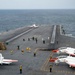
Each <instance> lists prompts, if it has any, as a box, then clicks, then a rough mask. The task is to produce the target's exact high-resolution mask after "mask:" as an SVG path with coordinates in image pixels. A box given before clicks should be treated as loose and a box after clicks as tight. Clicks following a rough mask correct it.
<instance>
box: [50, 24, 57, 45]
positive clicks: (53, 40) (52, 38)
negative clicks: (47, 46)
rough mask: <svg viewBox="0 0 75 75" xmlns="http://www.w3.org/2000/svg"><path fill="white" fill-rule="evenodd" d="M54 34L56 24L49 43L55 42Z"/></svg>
mask: <svg viewBox="0 0 75 75" xmlns="http://www.w3.org/2000/svg"><path fill="white" fill-rule="evenodd" d="M55 36H56V25H55V26H54V28H53V33H52V37H51V44H53V43H55Z"/></svg>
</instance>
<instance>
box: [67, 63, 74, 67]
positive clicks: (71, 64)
mask: <svg viewBox="0 0 75 75" xmlns="http://www.w3.org/2000/svg"><path fill="white" fill-rule="evenodd" d="M66 63H67V64H68V65H69V66H70V67H75V62H66Z"/></svg>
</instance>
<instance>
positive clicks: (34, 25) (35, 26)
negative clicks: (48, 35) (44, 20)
mask: <svg viewBox="0 0 75 75" xmlns="http://www.w3.org/2000/svg"><path fill="white" fill-rule="evenodd" d="M30 27H38V26H37V25H35V24H33V25H32V26H30Z"/></svg>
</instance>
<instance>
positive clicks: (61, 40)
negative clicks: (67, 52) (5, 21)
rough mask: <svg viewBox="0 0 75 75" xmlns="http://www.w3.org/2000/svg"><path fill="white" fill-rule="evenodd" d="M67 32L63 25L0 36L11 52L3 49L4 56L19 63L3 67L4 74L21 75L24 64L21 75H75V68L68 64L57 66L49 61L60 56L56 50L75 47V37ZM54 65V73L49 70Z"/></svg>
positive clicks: (1, 66)
mask: <svg viewBox="0 0 75 75" xmlns="http://www.w3.org/2000/svg"><path fill="white" fill-rule="evenodd" d="M63 29H64V28H63V27H62V26H60V25H53V26H38V27H24V28H21V29H18V30H13V31H9V32H7V33H6V34H5V33H4V34H2V35H0V41H1V42H4V43H5V44H6V47H7V50H4V51H2V50H0V53H2V55H3V56H4V58H5V59H14V60H18V62H14V63H11V64H8V65H0V75H20V70H19V67H20V65H22V74H21V75H75V68H71V67H69V65H67V64H65V63H59V65H55V64H54V63H51V62H49V59H50V56H51V55H52V57H56V56H58V55H57V54H54V53H52V50H53V49H57V48H59V47H73V48H75V38H74V37H71V36H68V35H66V33H64V32H63ZM33 37H34V39H33ZM35 38H37V41H36V40H35ZM43 40H44V41H43ZM57 41H58V43H57ZM18 46H19V49H18ZM27 48H30V50H27ZM22 50H23V52H22ZM11 51H13V52H12V54H11ZM34 52H36V56H35V57H34ZM50 64H52V65H53V67H52V72H50V71H49V65H50Z"/></svg>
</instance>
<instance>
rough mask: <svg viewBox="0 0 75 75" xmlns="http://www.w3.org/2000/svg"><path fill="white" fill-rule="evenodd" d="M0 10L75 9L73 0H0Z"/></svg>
mask: <svg viewBox="0 0 75 75" xmlns="http://www.w3.org/2000/svg"><path fill="white" fill-rule="evenodd" d="M0 9H75V0H0Z"/></svg>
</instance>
